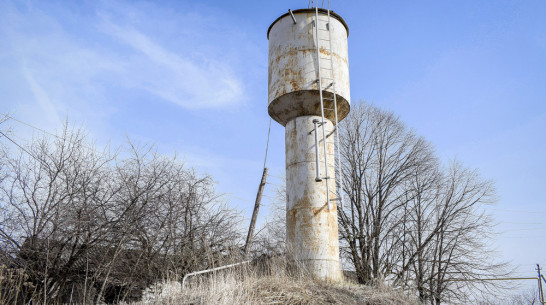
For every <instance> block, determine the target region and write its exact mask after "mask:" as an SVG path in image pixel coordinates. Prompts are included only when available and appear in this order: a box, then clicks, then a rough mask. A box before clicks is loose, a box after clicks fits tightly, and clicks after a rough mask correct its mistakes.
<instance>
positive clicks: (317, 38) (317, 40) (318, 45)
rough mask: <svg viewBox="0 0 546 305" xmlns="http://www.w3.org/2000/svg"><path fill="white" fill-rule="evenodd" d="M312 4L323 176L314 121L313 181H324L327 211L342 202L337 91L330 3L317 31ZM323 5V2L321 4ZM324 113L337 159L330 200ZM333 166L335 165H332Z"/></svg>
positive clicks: (317, 24) (316, 14) (316, 20)
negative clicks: (329, 116)
mask: <svg viewBox="0 0 546 305" xmlns="http://www.w3.org/2000/svg"><path fill="white" fill-rule="evenodd" d="M313 2H316V3H315V24H314V25H315V43H316V49H317V69H318V71H317V72H318V73H317V77H318V79H317V83H318V89H319V98H320V111H321V118H322V120H321V121H320V127H321V129H322V143H323V148H324V174H325V176H324V177H321V175H320V169H319V153H318V144H319V142H318V132H317V131H318V129H317V127H318V126H317V123H319V122H318V120H314V121H313V122H314V124H315V154H316V178H315V181H317V182H320V181H322V179H324V180H326V202H327V205H328V210H330V209H331V204H330V201H331V200H332V201H334V200H337V201H339V203H340V207H342V208H343V202H342V196H341V187H342V185H343V184H342V183H343V181H342V175H341V154H340V147H339V131H338V129H339V128H338V123H339V120H338V115H337V96H336V95H337V91H336V81H335V73H334V60H333V52H332V29H331V27H330V1H329V0H328V7H327V12H328V14H327V15H328V19H327V23H326V29H319V27H320V24H319V18H318V16H319V14H318V9H319V7H318V1H309V6H311V4H312V3H313ZM322 3H323V5H324V1H323V2H322ZM319 31H327V32H328V39H321V38H320V36H319ZM321 41H328V46H327V47H326V46H323V47H322V49H323V50H325V51H326V53H329V56H328V57H327V58H325V57H321V56H320V50H321V43H320V42H321ZM321 61H330V68H329V69H328V68H321V65H320V64H321ZM323 69H325V70H329V71H330V72H329V73H331V77H323V76H322V70H323ZM323 79H325V80H328V81H331V82H330V84H329V85H328V86H326V87H323V84H322V80H323ZM330 87H332V93H333V95H332V98H326V97H324V94H323V91H325V90H326V89H328V88H330ZM325 100H329V101H333V102H334V108H333V109H332V108H325V107H324V101H325ZM324 111H333V112H334V119H335V126H334V132H335V151H334V159H337V160H335V161H334V163H336V161H337V167H338V169H339V175H336V180H337V181H336V182H338V183H336V185H337V191H336V192H335V193H334V194H335V195H336V196H337V197H335V198H332V199H330V188H329V183H328V180H329V179H330V176H329V175H328V152H327V149H326V144H327V142H326V138H327V137H328V136H329V135H328V136H327V135H326V131H325V128H324V125H325V121H324V120H325V117H324ZM334 166H335V164H334Z"/></svg>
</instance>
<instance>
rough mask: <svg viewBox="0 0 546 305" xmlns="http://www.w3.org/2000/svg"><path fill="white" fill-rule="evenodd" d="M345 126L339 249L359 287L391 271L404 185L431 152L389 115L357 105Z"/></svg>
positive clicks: (400, 222)
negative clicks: (353, 273) (344, 255)
mask: <svg viewBox="0 0 546 305" xmlns="http://www.w3.org/2000/svg"><path fill="white" fill-rule="evenodd" d="M351 111H352V112H351V114H349V116H348V117H347V118H346V119H345V121H344V122H343V124H344V125H343V129H342V130H343V132H342V134H341V141H340V145H341V147H340V151H341V158H342V160H343V163H342V168H341V169H340V171H341V174H342V175H343V176H344V179H343V181H344V184H343V186H342V189H343V191H344V192H345V193H346V194H347V198H348V202H346V203H345V206H344V209H340V210H339V216H340V217H339V221H340V235H341V237H342V239H343V240H344V241H345V242H346V245H347V246H346V247H345V248H344V249H343V250H344V251H345V254H346V255H347V257H348V259H349V260H350V261H351V263H352V264H353V266H354V267H355V269H356V273H357V276H358V279H359V281H360V282H361V283H370V282H371V281H373V280H374V279H377V278H378V277H380V276H384V275H386V274H389V273H390V272H391V270H392V268H393V267H392V266H393V264H395V263H396V262H395V261H394V260H393V257H392V254H393V253H394V252H395V251H396V249H397V247H398V246H399V245H400V243H401V240H400V238H399V237H400V235H399V231H400V230H401V228H402V226H403V223H404V222H403V221H400V220H401V217H403V216H404V215H403V213H401V212H402V211H403V208H404V207H405V206H406V203H407V200H408V193H409V190H408V189H407V188H405V187H404V185H405V183H406V181H407V180H408V179H410V178H411V177H412V175H414V173H415V172H416V168H419V167H423V166H424V164H426V163H427V162H430V160H431V159H433V151H432V149H431V147H430V146H429V145H428V144H427V143H426V142H425V141H424V140H423V139H422V138H419V137H417V136H415V135H414V133H413V132H411V131H408V130H407V128H406V127H405V126H404V125H403V124H402V123H401V122H400V121H399V119H398V118H396V117H395V116H394V115H393V114H392V113H388V112H385V111H382V110H380V109H378V108H376V107H374V106H369V105H366V104H361V105H359V106H357V107H354V108H353V109H352V110H351Z"/></svg>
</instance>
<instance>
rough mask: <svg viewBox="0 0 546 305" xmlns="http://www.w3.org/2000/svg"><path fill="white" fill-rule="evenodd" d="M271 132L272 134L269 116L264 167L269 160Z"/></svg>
mask: <svg viewBox="0 0 546 305" xmlns="http://www.w3.org/2000/svg"><path fill="white" fill-rule="evenodd" d="M270 134H271V118H269V128H268V130H267V143H266V144H265V158H264V168H265V163H266V162H267V152H268V151H269V135H270Z"/></svg>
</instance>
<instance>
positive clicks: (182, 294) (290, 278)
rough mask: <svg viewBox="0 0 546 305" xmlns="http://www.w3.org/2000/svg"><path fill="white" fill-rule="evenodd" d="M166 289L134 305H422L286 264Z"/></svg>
mask: <svg viewBox="0 0 546 305" xmlns="http://www.w3.org/2000/svg"><path fill="white" fill-rule="evenodd" d="M287 270H291V272H288V271H287ZM294 270H296V271H294ZM162 287H163V293H161V289H156V291H155V293H154V294H153V295H148V296H147V297H146V299H147V300H146V301H142V302H139V303H135V304H133V305H143V304H154V305H170V304H172V305H174V304H194V305H205V304H218V305H237V304H257V305H258V304H263V305H265V304H277V305H281V304H290V305H308V304H317V305H321V304H344V305H349V304H367V305H402V304H404V305H413V304H415V305H417V304H418V303H417V301H416V300H415V299H414V298H412V297H409V296H407V295H405V294H403V293H402V292H397V291H394V290H393V289H391V288H389V287H386V286H381V285H380V286H376V287H368V286H362V285H357V284H354V283H330V284H328V283H322V282H315V281H313V280H311V279H310V278H309V277H308V276H307V275H306V274H305V272H303V271H302V270H301V268H295V267H294V266H290V268H288V266H287V264H286V263H285V262H282V261H275V262H274V263H267V264H265V266H264V265H263V264H262V265H260V266H248V267H243V268H240V269H238V270H236V269H232V270H230V271H227V272H221V273H217V274H214V275H212V276H208V277H206V278H205V277H201V278H195V279H193V281H192V282H190V283H189V285H187V287H185V289H181V287H180V285H179V284H175V285H169V284H168V283H164V284H163V285H162ZM173 288H174V289H173Z"/></svg>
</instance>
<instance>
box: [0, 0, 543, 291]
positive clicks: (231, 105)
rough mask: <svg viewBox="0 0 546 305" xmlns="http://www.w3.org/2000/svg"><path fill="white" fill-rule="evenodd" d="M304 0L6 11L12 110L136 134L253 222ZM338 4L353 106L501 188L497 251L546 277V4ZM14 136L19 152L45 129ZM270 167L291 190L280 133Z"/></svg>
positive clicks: (103, 136) (4, 44)
mask: <svg viewBox="0 0 546 305" xmlns="http://www.w3.org/2000/svg"><path fill="white" fill-rule="evenodd" d="M307 4H308V2H307V1H301V0H299V1H287V0H281V1H199V2H197V1H194V2H192V1H158V2H147V1H134V2H131V1H77V2H76V1H43V2H42V1H0V46H1V48H0V109H1V110H2V111H1V112H2V113H9V114H11V115H13V116H14V117H16V118H18V119H20V120H23V121H25V122H28V123H31V124H33V125H35V126H37V127H39V128H42V129H44V130H47V131H50V132H54V131H55V130H58V129H59V128H60V126H61V124H62V122H63V121H64V120H65V119H66V118H67V117H68V118H69V120H70V121H72V122H75V123H76V124H78V125H84V126H86V127H87V128H88V130H89V131H90V134H91V137H92V138H94V139H96V141H97V144H98V145H99V146H100V145H105V144H107V143H112V144H113V145H114V146H115V145H118V144H120V143H123V142H124V141H125V139H126V137H127V136H128V137H130V138H132V139H135V140H137V141H142V142H155V143H157V145H158V148H159V150H160V151H161V152H165V153H173V152H174V151H177V152H178V153H179V155H180V156H181V158H183V159H184V160H186V162H187V163H188V164H189V165H191V166H195V167H197V168H198V169H199V170H201V171H202V172H206V173H209V174H211V175H212V176H213V177H214V178H215V179H216V180H217V182H218V185H217V189H218V190H219V191H220V192H225V193H231V195H229V196H231V197H230V198H232V200H231V202H232V203H233V204H234V205H235V206H236V207H238V208H240V209H242V210H243V211H244V216H245V217H249V216H250V213H251V207H252V201H253V200H254V197H255V192H256V188H257V184H258V181H259V179H260V175H261V171H262V165H263V158H264V150H265V142H266V136H267V126H268V123H269V118H268V115H267V110H266V108H267V107H266V105H267V38H266V31H267V28H268V26H269V25H270V24H271V22H272V21H274V20H275V19H276V18H277V17H278V16H279V15H281V14H283V13H284V12H286V11H287V10H288V9H289V8H291V9H297V8H303V7H307ZM331 6H332V8H333V9H334V10H335V11H336V12H337V13H339V14H340V15H341V16H343V18H344V19H345V20H346V22H347V24H348V25H349V28H350V36H349V58H350V59H349V62H350V77H351V98H352V101H353V103H356V102H358V101H359V100H364V101H368V102H373V103H374V104H376V105H378V106H381V107H383V108H385V109H388V110H392V111H394V112H395V113H396V114H398V115H399V116H400V117H401V119H402V120H403V121H404V122H406V123H407V125H408V126H409V127H411V128H413V129H414V130H415V131H416V132H417V133H418V134H420V135H423V136H424V137H425V138H426V139H428V140H429V141H431V142H432V143H433V144H434V145H435V147H436V150H437V152H438V154H439V156H440V157H441V158H442V159H443V160H444V161H446V162H447V161H449V160H450V159H454V158H456V159H458V160H459V161H461V162H463V163H464V164H465V165H467V166H469V167H473V168H478V169H479V170H480V172H481V173H482V175H483V177H485V178H487V179H493V180H495V182H496V186H497V189H498V195H499V201H498V203H497V205H496V206H494V207H492V213H493V214H494V216H495V217H496V218H497V220H498V222H499V226H498V227H497V231H498V232H499V234H498V236H497V237H496V238H495V240H494V241H493V244H492V245H493V246H494V247H496V248H497V249H498V250H499V253H500V254H501V255H502V257H503V258H504V259H506V260H510V261H512V262H514V264H515V265H519V266H520V267H519V268H518V272H521V275H525V276H530V275H532V273H533V269H534V264H536V263H542V264H544V265H545V266H546V220H545V219H546V200H545V199H544V194H543V192H542V191H543V189H544V188H545V187H546V175H545V172H546V162H545V161H544V156H546V2H545V1H542V0H536V1H531V0H530V1H411V2H410V1H375V2H372V1H342V0H339V1H335V0H333V1H332V5H331ZM12 127H13V129H14V132H15V135H16V136H17V137H18V138H19V139H20V140H21V141H25V139H29V138H31V137H32V135H33V134H36V131H33V130H32V129H30V128H27V127H25V126H24V125H21V124H16V123H13V125H12ZM268 166H269V167H270V171H271V173H272V174H273V175H274V176H272V177H271V178H270V181H271V183H273V184H280V183H281V180H280V179H279V177H281V176H282V175H283V172H284V130H283V128H282V127H281V126H280V125H278V124H276V123H273V125H272V130H271V144H270V152H269V160H268ZM273 184H272V185H268V188H266V196H267V197H265V198H264V201H265V204H266V205H265V208H264V209H263V210H262V211H263V214H262V216H264V215H266V214H267V206H268V202H269V200H270V197H271V196H273V195H274V189H273V188H274V187H275V186H274V185H273ZM244 225H245V226H246V224H244ZM532 284H533V285H534V283H532Z"/></svg>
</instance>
